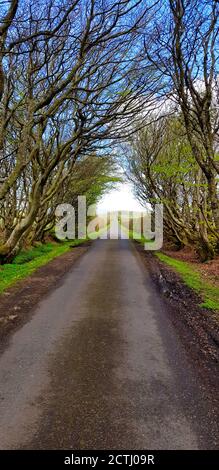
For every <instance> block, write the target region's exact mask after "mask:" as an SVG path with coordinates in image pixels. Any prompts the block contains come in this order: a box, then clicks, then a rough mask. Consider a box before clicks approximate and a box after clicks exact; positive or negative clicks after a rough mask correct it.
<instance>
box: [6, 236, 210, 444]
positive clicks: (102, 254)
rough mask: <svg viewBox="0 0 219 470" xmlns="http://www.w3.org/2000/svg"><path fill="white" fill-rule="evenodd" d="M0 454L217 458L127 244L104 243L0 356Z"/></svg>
mask: <svg viewBox="0 0 219 470" xmlns="http://www.w3.org/2000/svg"><path fill="white" fill-rule="evenodd" d="M0 383H1V391H0V448H1V449H49V448H53V449H57V448H59V449H60V448H64V449H73V448H77V449H104V448H107V449H113V448H114V449H116V448H117V449H213V448H217V447H218V428H217V422H216V412H215V410H214V407H213V405H212V402H211V398H210V396H209V395H208V393H207V392H206V390H205V384H204V381H203V379H202V376H201V374H200V373H199V371H198V370H197V369H196V368H195V367H193V364H192V361H191V360H190V359H189V357H188V356H187V354H186V351H185V349H184V346H183V345H182V344H181V341H180V334H179V332H177V331H176V330H175V329H174V327H173V325H172V323H171V319H170V317H169V315H168V313H167V312H166V310H165V306H164V304H163V302H162V299H161V298H159V295H158V293H157V292H156V291H155V290H154V287H153V285H152V284H151V281H150V278H149V275H148V274H147V272H146V270H145V267H144V265H143V264H142V261H141V259H140V257H139V254H138V253H137V252H136V251H135V248H133V246H132V244H131V242H129V241H127V240H111V241H108V240H107V241H104V240H103V241H98V242H96V243H94V244H93V245H92V247H91V248H90V250H89V251H88V252H87V253H86V254H85V255H84V256H83V257H82V258H81V259H80V260H78V261H77V262H76V264H75V265H74V267H73V268H72V271H71V272H70V273H69V274H68V275H67V276H65V278H64V279H63V280H62V283H61V284H60V286H59V287H58V288H57V289H55V290H54V291H53V292H52V293H51V294H50V295H49V296H48V297H47V298H45V299H44V300H42V302H41V303H40V305H39V306H38V307H37V310H36V312H35V314H34V315H33V317H32V319H31V320H30V321H29V322H28V323H27V324H26V325H24V326H23V327H22V328H20V329H19V330H18V331H17V332H16V333H15V334H14V335H13V336H12V338H11V341H10V343H9V345H8V347H7V348H6V349H5V351H4V352H3V353H2V354H1V356H0Z"/></svg>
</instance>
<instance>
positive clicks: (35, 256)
mask: <svg viewBox="0 0 219 470" xmlns="http://www.w3.org/2000/svg"><path fill="white" fill-rule="evenodd" d="M85 241H86V240H70V241H66V242H60V243H58V244H54V243H46V244H44V245H40V246H37V247H34V248H31V249H30V250H22V251H21V252H20V253H19V254H18V255H17V256H16V258H15V259H14V260H13V262H12V263H11V264H5V265H3V266H0V294H1V293H2V292H4V290H5V289H7V288H8V287H10V286H12V285H13V284H15V283H16V282H17V281H19V280H20V279H24V278H25V277H27V276H29V275H30V274H32V273H33V272H34V271H35V270H36V269H37V268H39V267H40V266H43V265H45V264H47V263H48V262H49V261H51V260H52V259H53V258H56V257H57V256H60V255H62V254H64V253H66V252H67V251H69V250H70V249H71V247H72V246H78V245H81V244H82V243H83V242H85Z"/></svg>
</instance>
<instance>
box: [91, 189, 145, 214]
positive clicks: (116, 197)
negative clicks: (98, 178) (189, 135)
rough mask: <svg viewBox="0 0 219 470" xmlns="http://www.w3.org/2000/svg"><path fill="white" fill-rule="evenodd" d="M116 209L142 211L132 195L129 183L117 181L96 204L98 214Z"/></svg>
mask: <svg viewBox="0 0 219 470" xmlns="http://www.w3.org/2000/svg"><path fill="white" fill-rule="evenodd" d="M116 210H118V211H121V210H123V211H144V208H143V206H141V204H140V203H139V202H138V200H137V199H136V197H135V195H134V190H133V186H132V184H131V183H126V182H124V183H118V184H117V187H116V188H115V189H112V190H111V191H109V192H108V193H107V194H105V195H104V196H103V198H102V199H101V201H100V202H99V203H98V205H97V213H98V214H101V213H105V212H110V211H116Z"/></svg>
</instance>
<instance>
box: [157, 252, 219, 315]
mask: <svg viewBox="0 0 219 470" xmlns="http://www.w3.org/2000/svg"><path fill="white" fill-rule="evenodd" d="M155 255H156V256H157V257H158V258H159V259H160V260H161V261H162V262H164V263H165V264H167V265H168V266H171V268H173V269H174V270H175V271H176V272H177V273H178V274H179V275H180V276H181V278H182V280H183V281H184V283H185V284H186V285H187V286H188V287H190V288H191V289H193V290H194V291H195V292H197V293H198V294H200V295H201V297H202V298H203V302H202V303H201V304H200V307H205V308H208V309H211V310H215V311H219V288H218V287H216V286H214V285H212V284H211V283H210V282H206V280H205V279H202V276H201V274H200V273H199V272H198V271H197V270H196V269H195V268H194V266H192V265H191V263H187V262H185V261H180V260H178V259H175V258H172V257H170V256H167V255H164V254H163V253H161V252H159V251H157V252H155Z"/></svg>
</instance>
